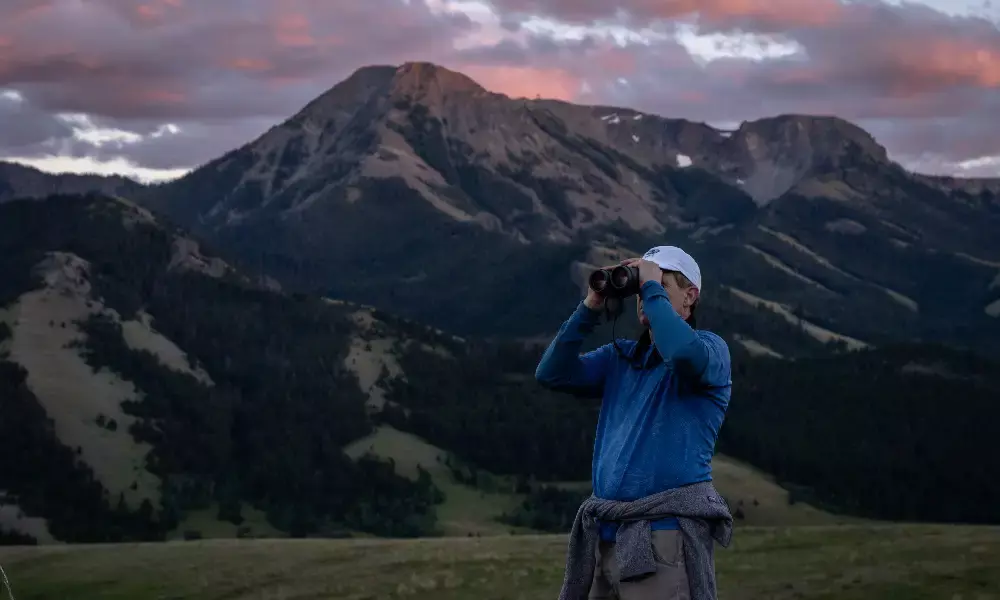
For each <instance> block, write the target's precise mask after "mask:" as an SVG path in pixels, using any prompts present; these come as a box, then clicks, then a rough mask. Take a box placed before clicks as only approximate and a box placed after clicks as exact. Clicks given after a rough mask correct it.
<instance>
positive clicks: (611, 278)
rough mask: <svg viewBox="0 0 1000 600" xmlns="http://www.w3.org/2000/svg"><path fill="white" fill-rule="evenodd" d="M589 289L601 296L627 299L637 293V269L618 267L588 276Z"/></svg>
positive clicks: (598, 271)
mask: <svg viewBox="0 0 1000 600" xmlns="http://www.w3.org/2000/svg"><path fill="white" fill-rule="evenodd" d="M589 283H590V289H592V290H594V291H595V292H597V293H598V294H601V295H603V296H612V297H617V298H627V297H629V296H631V295H633V294H636V293H638V292H639V269H637V268H636V267H626V266H624V265H618V266H617V267H613V268H611V269H597V270H596V271H594V272H593V273H591V274H590V281H589Z"/></svg>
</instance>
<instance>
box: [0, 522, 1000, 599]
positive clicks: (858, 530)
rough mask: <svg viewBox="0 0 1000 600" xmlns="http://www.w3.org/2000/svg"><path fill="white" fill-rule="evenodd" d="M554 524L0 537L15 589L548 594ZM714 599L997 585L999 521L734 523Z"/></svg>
mask: <svg viewBox="0 0 1000 600" xmlns="http://www.w3.org/2000/svg"><path fill="white" fill-rule="evenodd" d="M565 543H566V540H565V537H564V536H497V537H482V538H436V539H421V540H376V539H367V540H200V541H194V542H167V543H161V544H128V545H120V546H44V547H43V546H39V547H30V548H27V547H24V548H13V547H5V548H0V564H2V565H3V567H4V568H5V570H6V572H7V575H8V576H9V578H10V580H11V584H12V586H13V591H14V597H15V598H16V599H17V600H56V599H58V600H65V599H68V598H71V599H74V600H76V599H79V600H83V599H87V600H89V599H103V600H110V599H115V600H125V599H128V600H145V599H150V600H152V599H160V600H163V599H168V598H169V599H173V600H181V599H203V600H241V599H246V600H249V599H261V600H263V599H278V598H281V599H286V600H291V599H306V598H311V599H318V598H336V599H342V600H351V599H353V600H362V599H369V600H374V599H382V598H385V599H403V598H406V599H411V600H431V599H433V600H454V599H459V598H462V599H465V598H469V599H473V600H501V599H502V600H517V599H525V600H527V599H538V600H542V599H546V600H550V599H554V598H555V597H556V593H557V591H558V588H559V585H560V583H561V581H562V570H563V559H564V551H565ZM717 560H718V577H719V588H720V589H719V592H720V598H722V599H726V600H750V599H764V598H767V599H777V600H784V599H788V600H791V599H817V600H818V599H823V600H834V599H836V600H862V599H864V600H867V599H872V600H875V599H877V600H903V599H914V600H918V599H919V600H932V599H933V600H939V599H944V600H958V599H961V600H988V599H998V598H1000V528H987V527H957V526H914V525H838V526H806V527H788V528H754V527H740V528H739V529H737V531H736V535H735V538H734V542H733V545H732V546H731V547H730V548H728V549H720V550H719V552H718V554H717Z"/></svg>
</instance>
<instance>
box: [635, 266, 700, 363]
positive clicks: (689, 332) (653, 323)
mask: <svg viewBox="0 0 1000 600" xmlns="http://www.w3.org/2000/svg"><path fill="white" fill-rule="evenodd" d="M639 294H640V295H641V297H642V310H643V312H645V313H646V316H647V317H649V328H650V329H651V330H652V332H653V343H654V345H655V346H656V350H657V351H658V352H659V353H660V356H662V357H663V360H665V361H674V363H675V364H676V365H677V366H678V367H680V368H681V369H682V370H683V371H685V372H686V373H689V374H691V375H694V376H696V377H697V376H701V374H702V373H703V372H704V371H705V366H706V365H707V364H708V349H707V348H706V347H705V343H704V342H703V341H702V340H701V338H699V337H698V334H697V333H695V331H694V329H692V328H691V326H690V325H688V324H687V323H686V322H685V321H684V319H682V318H681V316H680V315H679V314H677V311H675V310H674V307H673V306H672V305H671V304H670V299H669V298H668V297H667V292H666V290H664V289H663V285H662V284H660V283H659V282H657V281H647V282H646V283H644V284H643V285H642V288H640V290H639Z"/></svg>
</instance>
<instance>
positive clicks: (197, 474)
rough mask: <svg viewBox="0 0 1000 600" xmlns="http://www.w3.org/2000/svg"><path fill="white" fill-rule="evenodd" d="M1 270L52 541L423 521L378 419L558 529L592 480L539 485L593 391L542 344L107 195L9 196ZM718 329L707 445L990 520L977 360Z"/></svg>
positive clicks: (27, 449) (382, 528)
mask: <svg viewBox="0 0 1000 600" xmlns="http://www.w3.org/2000/svg"><path fill="white" fill-rule="evenodd" d="M0 270H2V272H3V273H5V277H4V278H3V279H2V280H0V402H2V403H3V407H2V413H0V414H2V415H4V416H3V418H2V419H0V489H2V490H4V493H5V494H4V499H3V503H4V504H7V505H11V504H13V505H16V506H17V507H18V508H19V510H20V511H21V512H23V513H24V515H25V516H26V518H30V519H40V520H43V521H44V524H45V525H44V527H45V529H46V533H47V535H50V536H51V537H52V538H54V539H62V540H67V541H123V540H136V539H162V538H164V537H168V536H172V535H177V534H178V532H179V533H180V534H182V535H188V534H190V536H197V535H198V531H197V530H195V529H194V528H191V526H190V525H189V523H190V522H191V518H192V517H193V515H198V514H204V513H206V512H208V513H210V514H211V516H212V518H213V519H216V520H221V521H223V522H228V523H230V524H231V525H232V526H233V528H234V531H236V532H237V534H239V535H255V534H256V533H255V532H257V531H259V530H260V528H261V523H265V524H266V525H268V526H269V527H272V528H274V529H275V530H276V531H278V532H282V534H283V535H296V536H300V535H322V536H341V535H357V534H374V535H390V536H414V535H433V534H436V533H439V532H440V528H439V526H438V523H437V513H436V509H435V507H437V506H439V505H440V503H441V502H442V501H444V500H445V498H444V495H443V493H442V491H441V489H440V488H439V487H438V486H437V485H435V483H434V480H433V479H432V477H431V476H430V475H429V474H428V473H427V472H425V471H424V470H422V469H419V468H418V469H417V470H416V473H415V474H411V475H412V476H406V474H402V473H401V472H400V471H399V469H398V468H397V466H396V465H395V464H394V463H393V462H392V461H389V460H384V459H380V458H378V457H376V456H374V455H365V454H364V453H361V454H360V455H355V454H353V453H352V454H351V455H349V454H348V453H346V452H345V448H346V447H348V446H349V445H351V444H352V443H355V442H356V441H358V440H360V439H362V438H365V436H368V435H370V434H372V433H373V432H374V431H376V428H378V427H385V426H391V427H393V428H395V429H399V430H403V431H406V432H411V433H414V434H416V435H418V436H420V437H421V438H423V439H424V440H426V441H427V442H429V443H431V444H434V445H435V446H437V447H440V448H442V449H444V450H446V451H448V453H449V454H450V455H452V456H454V457H455V458H456V460H458V461H461V462H462V463H464V464H465V465H466V466H467V467H468V468H471V469H473V470H476V469H478V470H483V471H488V472H490V473H492V474H494V475H497V476H509V478H510V479H511V480H512V481H513V482H514V484H513V485H514V487H515V488H516V490H515V491H517V492H518V493H519V494H522V495H524V496H523V497H524V504H523V506H522V508H521V510H520V511H516V512H515V513H512V514H508V515H507V518H506V522H507V523H510V524H513V525H523V524H530V525H531V526H532V527H535V528H542V529H544V528H549V527H554V528H556V529H560V528H563V527H564V525H565V523H566V520H565V519H566V514H567V512H569V511H572V510H575V502H576V500H577V499H578V498H579V497H580V496H581V495H582V494H585V493H586V490H585V489H582V488H579V487H577V488H574V489H575V491H566V489H567V488H566V487H564V486H561V485H560V487H555V485H556V482H565V481H567V480H570V481H581V480H587V479H588V478H589V464H590V453H591V451H592V447H593V433H594V426H595V421H596V416H597V410H598V406H597V404H596V402H588V401H583V400H580V399H578V398H574V397H570V396H563V395H557V394H553V393H550V392H547V391H545V390H543V389H541V387H540V386H538V385H537V384H536V382H535V381H534V379H533V376H532V373H533V372H534V368H535V365H536V361H537V359H538V357H539V355H540V352H541V349H542V348H541V346H540V345H539V344H524V343H523V342H518V341H498V340H496V339H487V338H464V339H460V338H456V337H453V336H452V335H450V334H448V333H445V332H441V331H438V330H435V329H432V328H429V327H426V326H424V325H422V324H419V323H416V322H412V321H408V320H404V319H402V318H399V317H397V316H394V315H392V314H390V313H387V312H385V311H380V310H371V309H364V308H362V307H359V306H357V305H352V304H349V303H343V302H336V301H330V300H328V299H323V298H318V297H310V296H305V295H300V294H289V293H285V292H282V291H280V290H278V289H276V288H275V287H274V286H273V285H269V284H267V283H266V282H262V281H257V280H254V279H250V278H247V277H245V276H243V275H241V274H240V273H239V272H238V271H236V270H234V269H232V268H230V267H229V266H228V265H226V264H225V263H223V262H221V261H219V260H218V259H216V258H214V257H213V255H212V253H211V251H210V250H209V249H206V248H202V247H200V246H199V245H198V244H195V243H194V242H192V241H191V239H190V238H188V237H186V236H185V235H184V233H183V232H182V231H179V230H176V229H174V228H173V227H171V226H170V225H169V224H166V223H164V222H162V221H161V220H160V219H159V218H158V217H156V216H155V215H153V214H151V213H149V212H147V211H145V210H143V209H141V208H138V207H136V206H135V205H133V204H131V203H128V202H126V201H123V200H119V199H112V198H108V197H103V196H99V195H91V196H52V197H49V198H46V199H44V200H32V201H11V202H8V203H5V204H4V205H3V206H2V207H0ZM571 310H572V305H569V306H566V307H564V309H563V310H562V312H563V313H564V315H568V314H569V312H570V311H571ZM746 310H748V311H749V310H752V309H749V308H748V309H746ZM734 314H739V313H734ZM704 318H705V319H706V320H709V322H711V320H713V319H720V320H721V319H722V318H723V317H722V316H720V315H719V313H713V312H712V311H707V312H706V314H705V315H704ZM727 318H733V317H732V316H730V317H727ZM741 318H742V317H741ZM775 318H776V319H777V318H780V317H777V316H775ZM745 319H746V323H747V324H754V325H755V326H756V327H762V328H766V327H770V326H771V325H770V324H769V321H768V320H766V319H761V320H759V321H755V320H753V318H752V316H751V314H749V313H748V314H747V315H746V317H745ZM606 330H607V326H604V327H603V328H602V333H599V334H597V335H595V337H594V338H593V339H592V340H590V342H589V343H590V344H591V345H594V344H598V343H604V342H606V341H608V338H607V337H605V336H606V335H607V331H606ZM723 333H724V335H725V336H726V338H727V341H728V342H729V343H730V346H731V348H732V349H733V360H734V381H735V387H734V392H733V397H734V402H733V404H732V408H731V409H730V413H729V415H728V418H727V421H726V423H725V425H724V426H723V429H722V433H721V438H720V441H719V447H718V450H719V451H720V452H724V453H726V454H728V455H730V456H732V457H734V458H736V459H742V460H745V461H747V462H749V463H751V464H752V465H755V466H757V467H760V468H762V469H764V470H765V471H767V472H769V473H773V474H774V475H775V476H776V477H777V478H778V479H779V481H781V482H783V483H784V484H786V485H788V486H789V487H790V489H792V490H794V495H793V498H792V500H793V501H799V500H805V501H808V502H809V503H811V504H814V505H818V506H821V507H823V508H826V509H828V510H831V511H839V512H847V513H851V514H858V515H864V516H870V517H877V518H886V519H912V520H934V521H941V520H952V521H976V522H997V521H998V516H997V514H996V513H995V511H992V510H991V509H990V508H989V507H991V506H994V505H995V504H996V501H997V500H998V499H1000V483H997V480H996V479H995V477H994V476H993V474H995V473H996V472H997V471H998V469H1000V455H997V453H995V452H992V451H991V443H992V438H991V436H990V435H989V431H988V428H987V427H984V426H983V424H984V423H986V424H989V423H994V422H997V421H998V419H1000V404H998V403H997V402H995V399H996V398H997V394H998V391H1000V387H998V378H1000V372H998V369H997V368H996V365H995V364H994V363H992V362H991V361H987V360H984V359H981V358H975V357H974V356H972V355H967V354H961V353H957V352H955V351H949V350H945V349H944V348H940V347H936V346H931V345H927V346H900V347H886V348H880V349H869V350H860V351H857V352H853V353H849V354H844V355H836V354H833V353H832V351H833V349H834V347H833V346H822V345H819V344H816V345H815V348H816V352H815V353H814V354H815V356H814V357H813V358H809V359H799V360H796V361H789V360H782V359H776V358H763V357H759V356H755V355H754V354H753V353H751V352H749V351H747V350H745V349H744V348H743V347H742V346H741V345H740V344H739V343H738V341H737V340H736V339H735V337H734V336H733V335H732V334H731V333H728V332H726V331H725V329H723ZM804 339H805V338H804ZM812 343H814V344H815V340H814V341H813V342H812ZM459 470H461V471H462V472H468V469H465V470H463V469H459ZM546 482H548V483H551V484H552V486H553V487H546V486H545V485H540V484H545V483H546ZM468 483H469V484H470V485H473V486H475V485H479V484H478V483H477V477H475V476H473V477H471V478H470V479H469V481H468ZM483 493H485V491H484V492H483ZM189 529H190V531H189ZM7 539H10V537H9V536H8V538H7Z"/></svg>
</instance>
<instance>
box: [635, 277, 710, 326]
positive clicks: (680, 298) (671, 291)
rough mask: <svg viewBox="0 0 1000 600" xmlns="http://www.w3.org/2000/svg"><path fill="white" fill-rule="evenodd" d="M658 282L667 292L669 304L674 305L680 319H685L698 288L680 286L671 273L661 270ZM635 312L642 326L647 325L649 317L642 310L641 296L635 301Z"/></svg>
mask: <svg viewBox="0 0 1000 600" xmlns="http://www.w3.org/2000/svg"><path fill="white" fill-rule="evenodd" d="M660 283H662V284H663V289H664V290H666V292H667V298H669V299H670V305H671V306H673V307H674V311H675V312H676V313H677V314H678V315H680V316H681V318H682V319H687V318H688V317H690V316H691V305H692V304H694V301H695V300H697V299H698V290H697V289H695V288H694V287H689V288H687V289H685V288H682V287H681V286H680V285H678V283H677V280H676V279H674V276H673V274H672V273H669V272H666V271H664V272H663V275H662V276H661V277H660ZM636 312H637V316H638V317H639V323H640V324H641V325H642V326H643V327H647V328H648V327H649V317H647V316H646V313H645V312H643V310H642V298H637V302H636Z"/></svg>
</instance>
